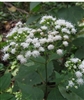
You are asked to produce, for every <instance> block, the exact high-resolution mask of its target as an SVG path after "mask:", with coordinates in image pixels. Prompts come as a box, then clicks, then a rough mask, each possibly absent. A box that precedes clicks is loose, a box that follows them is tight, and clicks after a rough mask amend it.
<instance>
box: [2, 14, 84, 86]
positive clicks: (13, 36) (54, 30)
mask: <svg viewBox="0 0 84 100" xmlns="http://www.w3.org/2000/svg"><path fill="white" fill-rule="evenodd" d="M38 24H39V25H38V26H35V27H31V28H30V26H29V27H27V26H26V25H25V24H22V23H21V22H18V23H17V24H16V26H15V27H14V28H13V29H11V31H10V32H9V33H8V35H7V38H8V41H7V45H6V46H5V47H4V48H3V49H2V51H3V52H4V55H3V60H8V59H9V58H10V59H11V57H12V59H13V57H14V59H17V60H18V61H19V62H20V63H21V64H24V63H26V62H27V61H28V60H29V59H30V58H32V57H34V58H36V57H38V56H46V57H47V58H48V57H50V55H51V54H56V55H58V56H62V55H63V54H64V51H66V47H67V46H68V45H69V42H71V40H72V38H71V37H73V36H74V35H75V34H76V29H75V27H74V25H73V24H72V23H70V22H68V21H66V20H63V19H56V18H55V17H53V16H50V15H49V16H48V15H45V16H43V17H42V18H41V20H40V21H39V23H38ZM9 54H10V55H9ZM61 60H62V59H61ZM65 66H66V68H67V69H68V70H69V72H70V71H71V72H72V73H73V77H71V78H70V79H69V80H68V83H69V85H68V87H73V86H74V87H76V85H81V84H82V83H83V79H82V76H83V74H84V67H83V66H84V61H83V62H82V61H81V60H80V59H78V58H71V59H70V60H69V61H66V63H65ZM79 72H80V73H79ZM73 78H74V80H72V79H73Z"/></svg>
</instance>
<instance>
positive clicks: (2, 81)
mask: <svg viewBox="0 0 84 100" xmlns="http://www.w3.org/2000/svg"><path fill="white" fill-rule="evenodd" d="M10 82H11V74H10V73H7V74H4V76H2V77H1V78H0V91H1V90H5V89H7V88H8V87H9V85H10Z"/></svg>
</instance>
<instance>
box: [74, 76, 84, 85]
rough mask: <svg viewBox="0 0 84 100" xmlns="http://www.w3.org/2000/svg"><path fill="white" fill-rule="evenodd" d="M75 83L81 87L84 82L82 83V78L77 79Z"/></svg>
mask: <svg viewBox="0 0 84 100" xmlns="http://www.w3.org/2000/svg"><path fill="white" fill-rule="evenodd" d="M76 82H77V84H79V85H83V84H84V81H83V79H82V78H79V79H77V80H76Z"/></svg>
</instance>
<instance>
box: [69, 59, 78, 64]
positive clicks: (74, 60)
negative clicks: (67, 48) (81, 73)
mask: <svg viewBox="0 0 84 100" xmlns="http://www.w3.org/2000/svg"><path fill="white" fill-rule="evenodd" d="M70 60H71V61H72V62H73V63H77V62H78V61H79V59H78V58H71V59H70Z"/></svg>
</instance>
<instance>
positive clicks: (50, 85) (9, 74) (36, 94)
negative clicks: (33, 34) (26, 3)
mask: <svg viewBox="0 0 84 100" xmlns="http://www.w3.org/2000/svg"><path fill="white" fill-rule="evenodd" d="M13 4H14V5H16V3H13ZM17 5H18V7H19V3H17ZM51 5H53V8H51V7H52V6H51ZM74 5H75V4H74V3H71V4H68V3H34V2H32V3H30V12H31V13H30V17H29V18H28V20H27V24H31V25H32V23H33V22H34V21H38V19H39V18H40V17H41V16H43V15H44V14H45V13H46V12H45V11H47V14H51V15H53V16H57V17H58V18H63V19H65V20H68V21H71V22H72V23H74V24H77V22H78V21H80V20H82V18H83V17H84V10H83V9H82V8H81V7H80V6H74ZM66 7H67V9H66ZM42 8H44V9H42ZM40 9H42V10H41V11H40ZM48 9H49V10H48ZM71 13H72V14H71ZM79 15H80V16H79ZM80 30H82V28H79V31H78V35H77V37H76V38H75V39H74V40H73V41H72V42H71V43H70V45H69V46H68V47H67V49H66V50H67V52H66V53H65V54H64V55H63V56H58V55H56V54H52V55H50V56H49V59H48V60H46V58H44V57H41V56H40V57H37V58H32V59H31V60H30V61H29V62H28V63H26V64H25V65H21V66H20V65H18V64H17V63H14V64H13V62H12V66H11V67H10V68H8V69H5V68H4V66H3V65H2V64H0V71H1V72H2V71H4V72H5V73H4V75H3V76H2V77H1V78H0V98H1V99H2V100H9V99H10V100H16V98H15V94H14V93H16V92H17V91H20V92H21V93H22V99H21V98H19V100H43V99H45V100H83V99H84V86H80V87H79V88H78V89H73V88H71V89H69V90H66V89H65V84H63V81H64V79H66V80H67V79H68V78H69V76H67V75H66V76H64V75H61V70H63V69H64V63H65V61H66V59H67V57H69V56H70V55H71V54H74V56H75V57H78V58H80V59H84V53H83V52H84V34H82V35H81V34H80ZM82 33H83V32H82ZM19 66H20V69H19ZM46 68H47V70H46ZM18 70H19V71H18ZM17 71H18V74H17ZM46 73H47V74H46Z"/></svg>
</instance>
